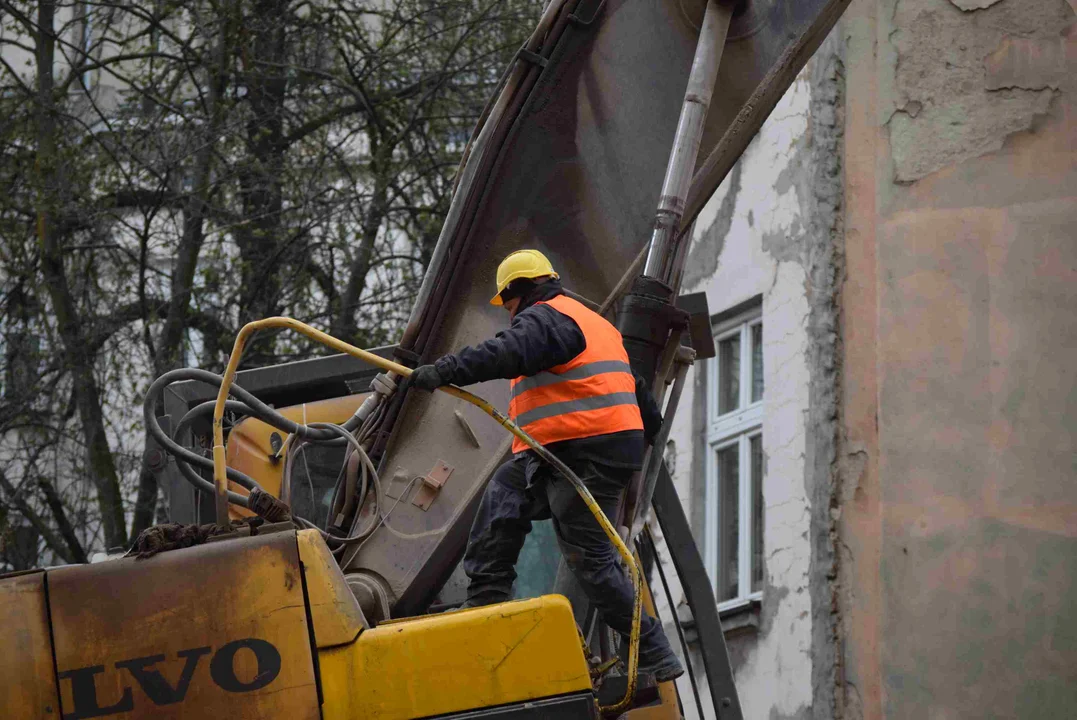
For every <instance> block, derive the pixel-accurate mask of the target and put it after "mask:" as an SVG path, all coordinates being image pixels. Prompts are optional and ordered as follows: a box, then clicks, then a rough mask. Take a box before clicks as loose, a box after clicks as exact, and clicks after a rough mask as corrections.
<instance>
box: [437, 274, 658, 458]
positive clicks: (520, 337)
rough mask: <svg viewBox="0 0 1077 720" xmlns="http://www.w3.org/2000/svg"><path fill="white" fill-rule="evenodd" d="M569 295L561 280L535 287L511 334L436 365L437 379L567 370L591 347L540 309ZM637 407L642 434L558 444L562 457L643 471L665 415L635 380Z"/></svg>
mask: <svg viewBox="0 0 1077 720" xmlns="http://www.w3.org/2000/svg"><path fill="white" fill-rule="evenodd" d="M562 294H564V291H563V290H562V288H561V282H560V281H559V280H550V281H547V282H545V283H543V284H542V285H538V286H536V287H535V289H534V290H533V291H531V292H530V293H529V294H528V295H526V296H524V298H523V299H522V300H521V301H520V309H519V310H517V311H516V317H514V318H513V319H512V323H511V324H510V325H509V327H508V329H506V330H502V331H501V332H499V333H497V335H495V336H494V337H492V338H490V339H489V340H486V341H484V342H482V343H479V344H478V345H475V346H469V347H465V348H464V349H463V350H461V351H460V352H458V353H456V354H454V355H445V356H442V357H440V358H438V359H437V360H436V361H435V362H434V366H435V367H436V368H437V370H438V374H439V375H441V378H442V379H443V380H445V381H446V382H449V383H452V384H453V385H471V384H473V383H478V382H485V381H487V380H496V379H501V378H504V379H512V378H517V377H521V376H524V377H527V376H531V375H536V374H538V373H540V372H542V371H544V370H549V369H550V368H552V367H555V366H557V365H563V364H564V363H567V362H568V361H570V360H572V359H573V358H574V357H576V356H577V355H579V354H580V353H581V352H583V350H584V348H585V347H586V345H587V343H586V340H585V339H584V337H583V331H582V330H580V326H579V325H577V324H576V321H575V320H573V319H572V318H570V317H569V316H567V315H565V314H564V313H561V312H558V311H557V310H555V309H554V308H552V307H551V306H549V305H546V304H543V305H536V304H535V303H538V302H540V301H543V300H549V299H551V298H554V297H556V296H558V295H562ZM636 402H637V403H638V404H639V408H640V414H641V415H642V416H643V432H642V433H641V432H639V431H638V430H630V431H627V432H619V433H610V434H608V435H597V436H595V437H589V438H582V439H579V440H566V441H564V442H559V443H554V444H552V445H550V446H549V449H550V450H552V451H554V452H555V453H556V454H557V455H558V456H572V457H577V458H583V459H588V460H592V461H594V462H597V463H601V464H604V465H610V466H612V467H631V468H639V467H640V466H641V465H642V464H643V451H644V437H646V438H647V440H648V441H650V440H651V439H652V438H653V437H654V436H655V434H657V432H658V428H659V427H660V426H661V424H662V415H661V411H660V410H659V408H658V405H657V403H655V401H654V398H653V397H652V396H651V393H650V392H649V391H648V390H647V387H646V385H645V384H644V382H643V379H642V378H641V377H639V376H638V375H636Z"/></svg>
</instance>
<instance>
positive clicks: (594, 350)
mask: <svg viewBox="0 0 1077 720" xmlns="http://www.w3.org/2000/svg"><path fill="white" fill-rule="evenodd" d="M538 304H543V303H538ZM545 304H548V305H550V306H552V307H553V308H554V309H555V310H557V311H558V312H561V313H563V314H565V315H567V316H569V317H570V318H572V319H573V320H574V321H575V322H576V324H577V325H578V326H579V328H580V330H581V331H582V332H583V336H584V341H585V347H584V350H583V352H581V353H580V354H579V355H577V356H576V357H574V358H573V359H572V360H570V361H569V362H567V363H565V364H563V365H558V366H556V367H552V368H550V369H549V370H546V371H544V372H540V373H538V374H536V375H533V376H531V377H520V378H516V379H515V380H513V381H512V398H511V400H510V402H509V416H510V417H511V418H512V419H513V420H514V421H515V422H516V424H518V425H519V426H520V427H522V428H523V429H524V430H525V431H527V433H528V434H529V435H531V436H532V437H533V438H535V439H536V440H538V441H539V442H540V443H542V444H543V445H546V444H549V443H553V442H560V441H562V440H575V439H579V438H585V437H592V436H595V435H606V434H609V433H615V432H623V431H625V430H642V429H643V420H642V418H641V417H640V412H639V407H638V406H637V405H636V381H635V378H634V377H633V376H632V368H631V366H630V365H629V364H628V353H626V352H625V349H624V343H623V342H622V340H621V334H620V333H619V332H617V328H615V327H613V325H611V324H610V323H609V322H607V321H606V319H605V318H603V317H601V316H600V315H598V314H597V313H594V312H592V311H591V310H588V309H587V308H586V307H584V306H583V305H582V304H580V303H578V302H576V301H575V300H572V299H571V298H568V297H566V296H564V295H558V296H557V297H555V298H553V299H551V300H548V301H545ZM526 449H527V446H526V445H524V444H523V443H522V442H521V441H520V440H515V441H514V442H513V444H512V450H513V452H521V451H523V450H526Z"/></svg>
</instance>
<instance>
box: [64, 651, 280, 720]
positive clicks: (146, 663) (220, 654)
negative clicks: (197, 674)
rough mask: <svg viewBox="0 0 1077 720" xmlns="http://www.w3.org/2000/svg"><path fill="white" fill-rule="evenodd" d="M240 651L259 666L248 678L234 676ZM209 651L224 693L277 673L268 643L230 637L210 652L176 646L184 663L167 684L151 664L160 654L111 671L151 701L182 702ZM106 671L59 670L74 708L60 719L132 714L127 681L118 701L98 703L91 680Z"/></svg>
mask: <svg viewBox="0 0 1077 720" xmlns="http://www.w3.org/2000/svg"><path fill="white" fill-rule="evenodd" d="M244 649H246V650H250V651H251V652H252V653H254V657H255V659H256V660H257V665H258V669H257V671H256V672H255V674H254V678H253V679H251V680H248V681H246V682H245V681H243V680H240V679H239V677H237V676H236V670H235V658H236V654H237V653H239V651H240V650H244ZM210 654H212V657H211V658H210V661H209V677H210V680H211V681H212V682H213V683H214V684H215V685H216V686H217V687H219V688H221V689H222V690H225V691H227V692H232V693H245V692H253V691H254V690H260V689H262V688H264V687H265V686H266V685H269V684H270V683H271V682H273V681H274V680H276V679H277V676H278V675H280V663H281V658H280V653H279V652H278V651H277V648H275V647H274V646H273V645H272V644H270V643H268V642H266V641H265V640H260V639H259V638H245V639H243V640H233V641H232V642H230V643H228V644H227V645H225V646H223V647H221V648H220V649H219V650H217V651H216V652H213V648H211V647H197V648H191V649H190V650H180V651H179V652H178V653H176V657H178V658H179V659H181V660H183V661H184V662H183V669H182V670H181V671H180V675H179V679H178V680H176V682H175V683H171V682H169V681H168V680H167V679H166V678H165V676H164V675H162V674H161V671H160V670H158V669H156V668H155V667H154V665H156V664H157V663H159V662H161V661H163V660H165V659H166V656H164V655H147V656H146V657H138V658H131V659H130V660H121V661H119V662H117V663H115V669H116V671H119V672H123V673H126V674H127V675H129V676H130V677H131V679H132V680H134V682H135V683H137V684H138V686H139V687H140V688H142V692H143V693H145V695H146V697H148V698H149V699H150V702H152V703H153V704H154V705H159V706H160V705H174V704H176V703H180V702H183V699H184V698H185V697H187V691H188V690H189V689H190V687H191V680H192V679H193V678H194V671H195V669H196V668H197V667H198V664H199V663H200V662H201V660H202V658H204V657H206V656H207V655H210ZM106 671H107V670H106V668H105V666H104V665H91V666H89V667H84V668H77V669H75V670H64V671H63V672H61V673H59V675H58V676H57V677H59V678H60V680H61V682H62V681H68V682H70V683H71V698H72V703H73V706H74V707H73V708H72V710H71V712H66V713H64V716H63V717H64V720H81V719H82V718H95V717H103V716H106V715H115V714H117V713H125V712H131V711H132V710H134V709H135V697H134V694H133V693H132V692H131V686H130V685H127V686H125V687H124V689H123V694H122V695H121V696H120V699H119V700H118V701H116V702H115V703H113V704H111V705H106V706H104V707H102V706H101V705H100V703H99V701H98V698H97V683H96V680H95V678H96V676H97V675H100V674H102V673H104V672H106Z"/></svg>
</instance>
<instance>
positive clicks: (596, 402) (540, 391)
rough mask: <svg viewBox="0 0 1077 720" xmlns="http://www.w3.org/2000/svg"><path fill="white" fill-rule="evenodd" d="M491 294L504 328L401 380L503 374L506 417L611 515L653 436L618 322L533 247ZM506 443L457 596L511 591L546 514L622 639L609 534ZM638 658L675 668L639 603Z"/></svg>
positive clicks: (647, 403)
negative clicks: (571, 293) (508, 455)
mask: <svg viewBox="0 0 1077 720" xmlns="http://www.w3.org/2000/svg"><path fill="white" fill-rule="evenodd" d="M490 303H491V304H492V305H499V306H502V307H504V308H505V310H507V311H508V313H509V318H510V321H511V324H510V326H509V328H508V329H507V330H503V331H501V332H499V333H497V335H496V336H495V337H493V338H491V339H489V340H487V341H485V342H483V343H480V344H478V345H475V346H474V347H466V348H464V349H463V350H461V351H460V352H458V353H456V354H454V355H445V356H443V357H440V358H438V359H437V361H435V362H434V364H432V365H423V366H421V367H419V368H416V370H415V371H414V372H413V373H412V375H411V384H412V385H413V386H415V387H418V388H420V389H422V390H426V391H433V390H434V389H435V388H438V387H440V386H442V385H446V384H453V385H471V384H472V383H478V382H484V381H486V380H493V379H497V378H505V379H511V380H512V399H511V401H510V403H509V416H510V417H511V418H512V419H513V420H514V421H515V422H516V423H517V424H518V425H519V426H520V427H522V428H523V429H524V430H525V431H526V432H527V433H528V434H529V435H531V437H533V438H535V440H537V441H538V442H540V443H542V444H543V445H544V446H546V448H547V449H548V450H550V451H551V452H553V453H554V454H555V455H556V456H557V457H558V458H560V459H561V460H562V461H564V462H565V464H567V465H568V466H569V467H570V468H571V469H572V471H573V472H574V473H576V475H578V476H579V478H580V479H581V480H582V481H583V483H584V484H585V485H586V486H587V488H588V489H589V490H590V491H591V494H592V495H594V497H595V500H597V501H598V504H599V505H600V506H601V507H602V511H603V512H605V513H606V516H607V517H609V518H616V512H617V508H618V504H619V502H620V499H621V495H622V494H623V492H624V490H625V487H626V486H627V484H628V481H629V479H630V477H631V476H632V474H633V472H634V471H636V470H639V469H640V467H641V466H642V463H643V453H644V449H645V444H644V443H645V438H646V440H647V441H649V440H650V439H651V438H653V436H654V434H655V433H656V432H657V430H658V427H659V425H660V424H661V421H662V418H661V415H660V412H659V409H658V407H657V405H656V404H655V402H654V399H653V398H652V397H651V395H650V393H649V392H648V391H647V389H646V387H645V385H644V383H643V381H642V379H641V378H639V377H638V376H635V375H634V374H633V372H632V370H631V368H630V367H629V364H628V355H627V353H626V352H625V349H624V344H623V342H622V340H621V335H620V333H619V332H617V329H616V328H615V327H613V325H611V324H610V323H609V322H607V321H606V320H605V319H604V318H602V317H601V316H600V315H598V314H597V313H595V312H592V311H591V310H589V309H588V308H587V307H586V306H584V305H583V304H581V303H579V302H577V301H575V300H573V299H571V298H569V297H567V296H566V295H565V294H564V291H563V290H562V288H561V281H560V279H559V276H558V274H557V273H556V272H554V269H553V266H552V265H551V264H550V261H549V260H547V259H546V257H545V256H544V255H543V254H542V253H540V252H538V251H537V250H518V251H516V252H514V253H512V254H511V255H509V256H508V257H506V258H505V259H504V260H503V261H502V262H501V265H500V266H499V267H498V269H497V294H496V295H495V296H494V297H493V299H492V300H490ZM645 429H646V432H645ZM512 449H513V452H514V456H513V458H512V459H511V460H509V461H508V462H506V463H505V464H503V465H502V466H501V467H500V468H498V469H497V471H496V472H495V473H494V476H493V478H492V479H491V480H490V483H489V484H488V485H487V487H486V492H485V494H484V495H483V498H482V502H481V504H480V506H479V510H478V514H477V515H476V517H475V521H474V524H473V525H472V528H471V535H470V537H469V539H468V546H467V552H466V553H465V555H464V570H465V572H466V573H467V575H468V577H469V578H470V584H469V585H468V594H467V601H466V602H465V604H464V606H465V607H475V606H479V605H488V604H490V603H496V602H503V601H505V600H509V599H511V597H512V586H513V581H514V580H515V579H516V571H515V569H514V568H515V565H516V560H517V557H518V556H519V553H520V549H521V548H522V547H523V544H524V539H525V537H526V536H527V533H528V532H530V531H531V522H532V521H533V520H543V519H547V518H550V517H552V518H553V525H554V529H555V530H556V533H557V539H558V543H559V545H560V547H561V552H562V555H563V556H564V558H565V561H566V563H567V564H568V566H569V568H571V570H572V572H573V574H574V575H575V576H576V579H577V580H578V581H579V583H580V585H581V586H582V588H583V590H584V591H585V592H586V594H587V597H588V598H589V600H590V601H591V603H593V604H594V605H595V607H597V608H598V610H599V611H600V612H601V613H602V616H603V619H604V620H605V622H606V624H607V625H609V626H610V627H611V628H613V629H614V630H616V631H617V632H619V633H620V634H621V635H623V636H624V637H626V638H627V637H628V634H629V632H630V631H631V624H632V603H633V589H632V584H631V581H630V580H629V577H628V574H627V572H626V571H625V569H624V568H623V567H622V566H621V565H620V562H619V558H618V555H617V552H616V550H615V549H614V547H613V545H612V544H611V543H610V541H609V538H607V537H606V534H605V533H604V532H603V531H602V529H601V527H599V525H598V523H596V522H595V518H594V516H593V515H592V514H591V512H590V511H589V510H588V509H587V506H586V505H585V504H584V502H583V500H582V499H581V498H580V497H579V495H578V494H577V493H576V491H575V489H574V488H573V487H572V485H571V484H570V483H569V482H568V481H567V480H565V479H564V478H562V477H560V476H559V475H558V474H557V472H556V471H555V470H554V469H553V468H551V467H549V466H548V465H547V464H545V463H543V462H542V461H541V460H540V459H539V458H538V456H537V455H536V454H535V453H534V452H533V451H531V450H529V449H528V447H527V446H526V445H524V444H523V443H522V442H521V441H520V440H519V439H516V440H515V441H514V442H513V446H512ZM639 657H640V672H641V673H645V674H651V675H653V676H654V677H655V679H656V680H658V681H659V682H665V681H667V680H672V679H673V678H675V677H678V676H679V675H681V674H682V673H683V672H684V670H683V668H682V667H681V664H680V662H679V661H678V659H677V656H676V655H675V654H674V652H673V650H672V648H670V645H669V641H668V640H667V639H666V636H665V633H664V632H663V631H662V626H661V625H660V624H659V622H658V621H657V620H655V619H654V618H653V617H650V616H649V615H647V614H646V613H644V615H643V618H642V623H641V627H640V651H639Z"/></svg>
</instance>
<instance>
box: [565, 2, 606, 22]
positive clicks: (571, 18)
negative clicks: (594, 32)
mask: <svg viewBox="0 0 1077 720" xmlns="http://www.w3.org/2000/svg"><path fill="white" fill-rule="evenodd" d="M585 2H586V0H584V2H581V3H580V5H579V6H577V7H576V10H577V11H579V9H580V7H581V6H583V5H584V4H585ZM605 7H606V0H599V2H598V4H597V5H596V6H595V10H594V12H592V13H591V17H589V18H588V19H586V20H584V19H583V18H581V17H580V16H579V15H577V14H576V13H575V12H574V13H572V14H571V15H569V16H568V19H569V21H570V22H571V23H572V24H573V25H579V26H580V27H589V26H590V25H593V24H594V22H595V20H597V19H598V16H599V14H600V13H601V12H602V10H603V9H604V8H605Z"/></svg>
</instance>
